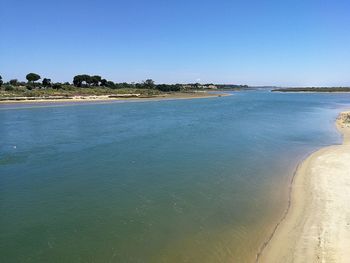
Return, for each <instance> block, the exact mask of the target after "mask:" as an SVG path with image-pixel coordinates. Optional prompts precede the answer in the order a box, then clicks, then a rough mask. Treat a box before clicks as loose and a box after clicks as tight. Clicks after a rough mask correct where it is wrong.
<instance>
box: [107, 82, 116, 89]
mask: <svg viewBox="0 0 350 263" xmlns="http://www.w3.org/2000/svg"><path fill="white" fill-rule="evenodd" d="M106 87H108V88H115V83H114V82H113V81H107V83H106Z"/></svg>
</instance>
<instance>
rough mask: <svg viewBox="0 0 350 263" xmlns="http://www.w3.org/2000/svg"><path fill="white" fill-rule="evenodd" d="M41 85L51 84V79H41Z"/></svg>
mask: <svg viewBox="0 0 350 263" xmlns="http://www.w3.org/2000/svg"><path fill="white" fill-rule="evenodd" d="M43 86H44V87H50V86H51V79H47V78H44V79H43Z"/></svg>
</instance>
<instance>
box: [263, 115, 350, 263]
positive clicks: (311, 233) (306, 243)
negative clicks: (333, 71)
mask: <svg viewBox="0 0 350 263" xmlns="http://www.w3.org/2000/svg"><path fill="white" fill-rule="evenodd" d="M337 128H338V129H339V131H340V132H341V133H342V134H343V138H344V142H343V144H342V145H334V146H331V147H327V148H324V149H321V150H319V151H317V152H315V153H313V154H312V155H311V156H310V157H308V158H307V159H306V160H305V161H304V162H303V163H302V164H301V165H300V166H299V168H298V169H297V172H296V175H295V178H294V181H293V184H292V192H291V200H290V207H289V209H288V213H287V215H286V217H285V218H284V219H283V220H282V221H281V222H280V224H279V225H278V227H277V229H276V232H275V233H274V234H273V236H272V238H271V239H270V240H269V242H268V243H267V244H266V246H265V248H264V249H263V250H262V253H261V254H260V255H259V256H258V258H257V262H266V263H274V262H278V263H288V262H337V263H338V262H350V112H343V113H341V114H340V116H339V118H338V119H337Z"/></svg>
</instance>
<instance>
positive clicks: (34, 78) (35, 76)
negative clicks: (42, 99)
mask: <svg viewBox="0 0 350 263" xmlns="http://www.w3.org/2000/svg"><path fill="white" fill-rule="evenodd" d="M26 79H27V80H28V82H32V83H34V82H35V81H37V80H39V79H41V77H40V75H38V74H36V73H29V74H28V75H27V76H26Z"/></svg>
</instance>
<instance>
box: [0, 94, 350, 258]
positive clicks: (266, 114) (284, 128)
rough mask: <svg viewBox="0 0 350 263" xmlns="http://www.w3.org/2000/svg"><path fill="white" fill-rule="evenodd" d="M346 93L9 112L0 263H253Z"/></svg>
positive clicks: (329, 135) (333, 139)
mask: <svg viewBox="0 0 350 263" xmlns="http://www.w3.org/2000/svg"><path fill="white" fill-rule="evenodd" d="M349 102H350V97H349V95H344V94H278V93H270V92H265V91H252V92H242V93H234V95H233V96H230V97H221V98H210V99H197V100H174V101H160V102H137V103H107V104H83V105H79V104H77V105H71V104H65V105H63V106H62V105H60V106H59V105H54V106H52V105H43V104H40V105H41V106H45V107H41V106H40V107H38V106H35V105H34V106H31V105H1V106H0V138H1V139H0V262H6V263H12V262H36V263H38V262H84V263H85V262H252V261H254V258H255V254H256V252H257V249H258V247H259V245H260V244H261V242H262V240H263V239H264V238H265V237H266V236H267V235H268V234H269V233H270V231H271V228H272V227H273V224H275V223H276V222H277V221H278V220H279V218H280V216H281V214H282V212H283V210H284V209H285V207H286V198H287V194H286V193H287V187H288V183H289V180H290V178H291V175H292V173H293V171H294V169H295V166H296V164H297V163H298V162H299V161H300V159H302V158H303V157H305V156H306V155H307V154H308V153H310V152H312V151H314V150H316V149H318V148H320V147H323V146H325V145H329V144H334V143H339V142H340V136H339V134H338V133H337V132H336V130H335V128H334V118H335V117H336V115H337V113H338V112H339V111H340V109H341V108H344V107H345V106H346V105H347V103H349Z"/></svg>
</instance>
